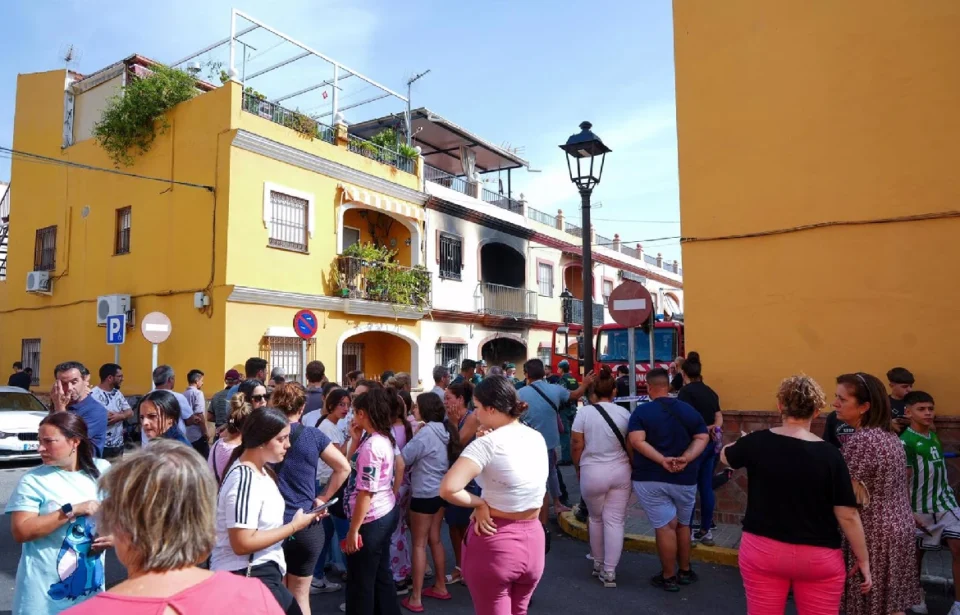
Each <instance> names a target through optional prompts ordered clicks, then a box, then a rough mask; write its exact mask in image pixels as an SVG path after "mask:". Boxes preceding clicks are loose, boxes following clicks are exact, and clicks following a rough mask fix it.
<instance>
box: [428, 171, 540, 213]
mask: <svg viewBox="0 0 960 615" xmlns="http://www.w3.org/2000/svg"><path fill="white" fill-rule="evenodd" d="M423 179H424V181H428V182H432V183H434V184H437V185H440V186H443V187H444V188H450V189H451V190H456V191H457V192H459V193H460V194H465V195H467V196H472V197H473V198H479V199H480V200H482V201H483V202H484V203H488V204H490V205H494V206H496V207H499V208H500V209H505V210H507V211H511V212H513V213H515V214H521V215H523V203H521V202H520V201H518V200H516V199H513V198H510V197H509V196H507V195H505V194H500V193H498V192H494V191H493V190H487V189H486V188H481V187H480V184H477V183H473V184H471V183H470V182H469V181H467V178H466V177H464V176H462V175H452V174H450V173H447V172H446V171H443V170H441V169H438V168H436V167H433V166H430V165H429V164H425V165H423Z"/></svg>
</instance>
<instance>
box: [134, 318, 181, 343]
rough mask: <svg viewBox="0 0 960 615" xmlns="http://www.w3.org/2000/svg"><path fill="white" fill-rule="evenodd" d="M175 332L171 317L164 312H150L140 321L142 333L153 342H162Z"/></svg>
mask: <svg viewBox="0 0 960 615" xmlns="http://www.w3.org/2000/svg"><path fill="white" fill-rule="evenodd" d="M172 332H173V325H171V324H170V319H169V318H167V315H166V314H164V313H163V312H150V313H149V314H147V315H146V316H144V317H143V320H142V321H141V322H140V333H141V334H143V337H144V338H146V340H147V341H148V342H150V343H151V344H162V343H164V342H165V341H167V338H168V337H170V334H171V333H172Z"/></svg>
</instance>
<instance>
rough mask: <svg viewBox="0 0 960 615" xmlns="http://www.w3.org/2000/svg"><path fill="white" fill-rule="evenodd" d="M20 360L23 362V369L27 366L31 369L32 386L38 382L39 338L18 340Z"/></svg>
mask: <svg viewBox="0 0 960 615" xmlns="http://www.w3.org/2000/svg"><path fill="white" fill-rule="evenodd" d="M20 362H21V363H23V369H27V368H28V367H29V368H31V369H33V380H32V381H31V382H30V384H31V385H32V386H38V385H39V384H40V340H39V339H36V338H34V339H26V340H21V341H20Z"/></svg>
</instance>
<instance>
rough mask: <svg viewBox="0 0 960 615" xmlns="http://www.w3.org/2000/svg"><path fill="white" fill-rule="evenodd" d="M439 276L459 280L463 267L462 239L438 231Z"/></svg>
mask: <svg viewBox="0 0 960 615" xmlns="http://www.w3.org/2000/svg"><path fill="white" fill-rule="evenodd" d="M439 250H440V277H441V278H445V279H447V280H459V279H460V271H461V270H462V269H463V240H462V239H461V238H460V237H457V236H456V235H449V234H447V233H440V246H439Z"/></svg>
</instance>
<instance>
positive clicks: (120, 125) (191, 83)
mask: <svg viewBox="0 0 960 615" xmlns="http://www.w3.org/2000/svg"><path fill="white" fill-rule="evenodd" d="M150 70H151V71H152V73H153V74H151V75H148V76H146V77H143V78H140V79H133V80H132V81H130V82H129V83H128V84H127V86H126V87H125V88H124V89H123V91H122V92H121V93H119V94H117V95H116V96H114V97H113V98H111V99H110V101H109V102H108V103H107V107H106V108H105V109H104V110H103V114H102V115H101V116H100V121H99V122H97V123H96V124H95V125H94V127H93V136H94V137H96V139H97V143H99V144H100V147H102V148H103V149H104V150H105V151H106V152H107V154H109V156H110V158H111V160H113V162H114V164H115V165H116V166H117V167H118V168H119V167H120V165H124V166H130V165H132V164H133V162H134V156H135V155H143V154H145V153H147V152H148V151H150V146H151V145H153V141H154V139H155V138H156V135H157V133H158V132H159V134H163V133H164V132H166V130H167V128H169V127H170V125H169V124H168V123H167V120H166V118H165V117H164V114H165V113H166V112H167V111H168V110H169V109H171V108H172V107H174V106H176V105H178V104H180V103H182V102H183V101H185V100H190V99H191V98H193V97H194V96H196V94H197V88H196V80H195V79H194V78H193V77H192V76H191V75H188V74H187V73H185V72H182V71H179V70H176V69H173V68H169V67H166V66H162V65H157V66H154V67H151V69H150Z"/></svg>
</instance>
